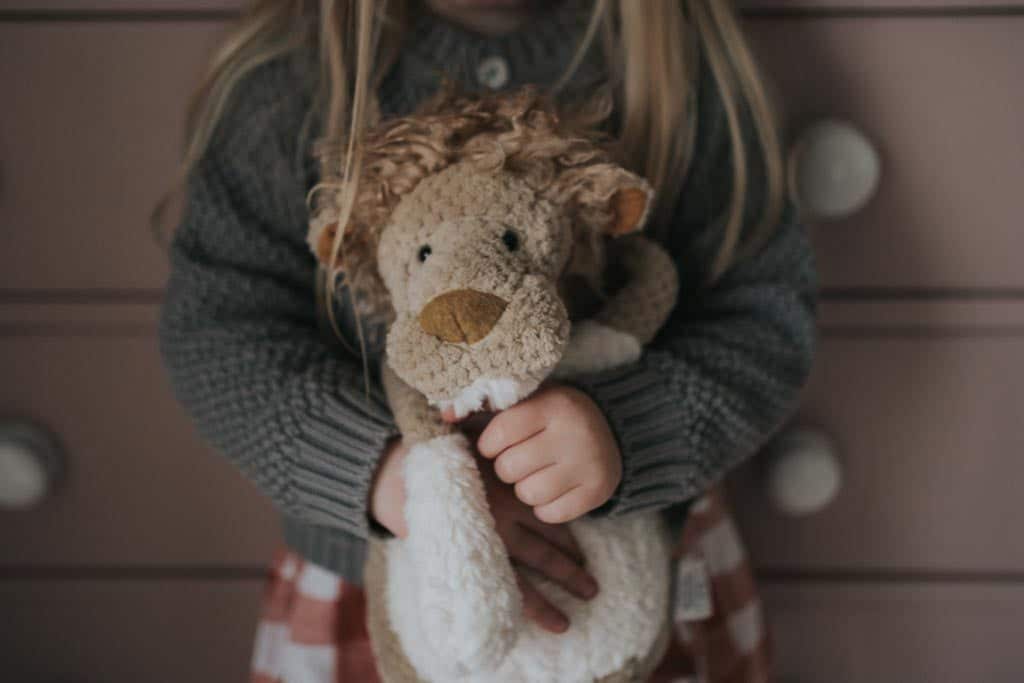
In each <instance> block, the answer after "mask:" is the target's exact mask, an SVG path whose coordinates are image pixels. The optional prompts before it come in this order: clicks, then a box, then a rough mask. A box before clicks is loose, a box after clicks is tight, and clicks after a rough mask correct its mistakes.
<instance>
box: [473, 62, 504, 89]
mask: <svg viewBox="0 0 1024 683" xmlns="http://www.w3.org/2000/svg"><path fill="white" fill-rule="evenodd" d="M508 78H509V69H508V62H507V61H505V59H504V58H502V57H498V56H494V57H487V58H486V59H484V60H482V61H481V62H480V63H479V64H478V65H477V67H476V79H477V80H478V81H480V83H481V85H485V86H487V87H488V88H490V89H491V90H498V89H499V88H504V87H505V85H507V84H508Z"/></svg>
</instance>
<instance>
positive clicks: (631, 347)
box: [553, 320, 643, 377]
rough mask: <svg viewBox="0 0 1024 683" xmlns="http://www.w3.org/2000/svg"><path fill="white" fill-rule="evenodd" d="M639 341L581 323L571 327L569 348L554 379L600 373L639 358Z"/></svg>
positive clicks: (630, 336) (599, 325) (609, 330)
mask: <svg viewBox="0 0 1024 683" xmlns="http://www.w3.org/2000/svg"><path fill="white" fill-rule="evenodd" d="M642 351H643V349H642V348H641V346H640V341H639V340H638V339H637V338H636V337H634V336H633V335H631V334H628V333H626V332H620V331H619V330H616V329H614V328H611V327H608V326H606V325H602V324H601V323H598V322H594V321H593V320H583V321H580V322H578V323H575V324H574V325H573V326H572V333H571V335H570V337H569V345H568V346H567V347H566V348H565V353H564V354H563V355H562V360H560V361H559V362H558V366H557V367H556V368H555V371H554V373H553V374H554V376H555V377H576V376H579V375H584V374H587V373H590V372H600V371H602V370H607V369H609V368H614V367H616V366H618V365H625V364H626V363H632V362H633V361H635V360H637V359H639V358H640V354H641V353H642Z"/></svg>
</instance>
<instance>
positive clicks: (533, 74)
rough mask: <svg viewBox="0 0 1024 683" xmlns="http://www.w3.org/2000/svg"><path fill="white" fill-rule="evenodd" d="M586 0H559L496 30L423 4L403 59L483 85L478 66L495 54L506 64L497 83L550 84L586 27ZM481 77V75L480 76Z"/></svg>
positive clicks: (465, 84) (474, 86)
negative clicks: (511, 27)
mask: <svg viewBox="0 0 1024 683" xmlns="http://www.w3.org/2000/svg"><path fill="white" fill-rule="evenodd" d="M588 7H589V3H587V2H585V1H584V0H560V1H559V2H558V3H557V4H554V5H553V6H552V7H550V8H547V9H544V10H540V14H539V15H538V16H537V17H535V18H534V19H533V20H531V21H530V22H529V23H528V24H526V25H524V26H523V27H522V28H520V29H518V30H516V31H513V32H510V33H506V34H501V35H496V36H491V35H485V34H482V33H477V32H475V31H472V30H470V29H468V28H465V27H463V26H460V25H458V24H456V23H454V22H452V21H451V20H449V19H447V18H445V17H442V16H440V15H438V14H436V13H434V12H432V11H430V10H429V9H427V8H425V7H422V8H420V9H418V10H416V11H415V13H414V15H413V17H412V18H411V22H410V26H409V33H408V34H407V36H406V40H405V42H406V44H407V45H408V46H409V49H408V50H407V51H406V52H405V53H404V54H403V58H402V61H404V62H406V65H405V66H407V67H412V68H413V69H414V70H416V71H420V72H421V73H424V74H430V75H431V76H433V77H435V78H436V77H447V78H450V79H452V80H455V81H456V82H458V83H459V84H461V85H462V86H463V87H465V88H468V89H477V88H483V87H488V84H487V83H486V82H481V77H480V69H481V65H482V64H486V63H487V62H488V60H490V62H491V63H494V61H495V60H498V61H499V62H500V63H502V64H503V68H505V69H506V70H507V74H506V78H505V82H504V83H503V84H502V87H512V86H516V85H522V84H525V83H535V84H537V85H541V86H544V85H550V84H551V83H552V82H553V81H554V80H555V79H557V78H558V76H560V75H561V73H562V71H563V70H564V69H565V67H566V66H567V65H568V64H569V62H570V60H571V59H572V57H573V55H574V54H575V51H576V49H577V46H578V45H579V41H580V39H581V38H582V37H583V34H584V32H585V30H586V22H587V18H588ZM484 81H486V79H484Z"/></svg>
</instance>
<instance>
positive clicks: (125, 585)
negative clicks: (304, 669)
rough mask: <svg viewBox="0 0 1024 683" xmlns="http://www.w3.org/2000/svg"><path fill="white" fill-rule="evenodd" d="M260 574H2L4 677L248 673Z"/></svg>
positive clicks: (163, 681)
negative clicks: (143, 576)
mask: <svg viewBox="0 0 1024 683" xmlns="http://www.w3.org/2000/svg"><path fill="white" fill-rule="evenodd" d="M262 589H263V582H262V581H261V580H199V579H193V580H164V581H157V580H153V581H146V580H133V579H111V580H66V581H52V580H40V581H30V580H4V581H0V613H2V614H3V615H4V618H3V620H2V622H0V661H3V666H4V680H5V681H12V682H14V681H17V682H20V681H103V683H136V682H138V681H146V683H180V681H245V680H248V672H249V660H250V657H251V652H252V642H253V636H254V634H255V629H256V619H257V615H258V611H259V606H260V597H261V592H262Z"/></svg>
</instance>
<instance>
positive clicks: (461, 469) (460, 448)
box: [387, 434, 523, 681]
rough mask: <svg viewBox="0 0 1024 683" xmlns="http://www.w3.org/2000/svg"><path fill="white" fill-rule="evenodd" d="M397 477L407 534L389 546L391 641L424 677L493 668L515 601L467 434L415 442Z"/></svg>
mask: <svg viewBox="0 0 1024 683" xmlns="http://www.w3.org/2000/svg"><path fill="white" fill-rule="evenodd" d="M405 482H406V504H405V515H406V521H407V523H408V526H409V535H408V537H407V538H406V539H405V540H395V541H392V542H390V543H388V582H387V583H388V610H389V613H390V616H391V623H392V627H393V628H394V630H395V633H396V635H397V636H398V639H399V642H400V643H401V645H402V648H403V649H404V651H405V653H406V654H407V656H408V657H409V660H410V662H412V664H413V666H415V667H416V669H417V671H419V672H421V675H424V676H426V677H428V678H429V680H431V681H452V680H454V679H457V678H461V677H464V676H465V675H467V674H470V673H473V672H478V671H481V670H484V671H486V670H490V669H493V668H494V667H495V666H497V665H498V664H499V662H501V661H502V660H503V659H504V658H505V656H506V654H507V653H508V652H509V650H510V649H511V648H512V646H513V644H514V643H515V641H516V638H517V636H518V634H519V631H520V625H521V623H522V620H523V617H522V602H521V596H520V594H519V588H518V587H517V586H516V580H515V575H514V573H513V571H512V565H511V563H510V561H509V559H508V556H507V555H506V554H505V547H504V544H503V543H502V542H501V539H500V537H499V536H498V534H497V532H496V531H495V528H494V519H493V517H492V516H491V514H490V511H489V508H488V506H487V498H486V494H485V493H484V487H483V481H482V480H481V478H480V472H479V470H478V469H477V466H476V462H475V460H474V456H473V454H472V453H471V451H470V449H469V443H468V442H467V440H466V437H464V436H463V435H461V434H453V435H450V436H442V437H437V438H435V439H432V440H430V441H426V442H423V443H420V444H417V445H416V446H414V447H413V448H412V449H411V450H410V452H409V454H408V456H407V457H406V462H405Z"/></svg>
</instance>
